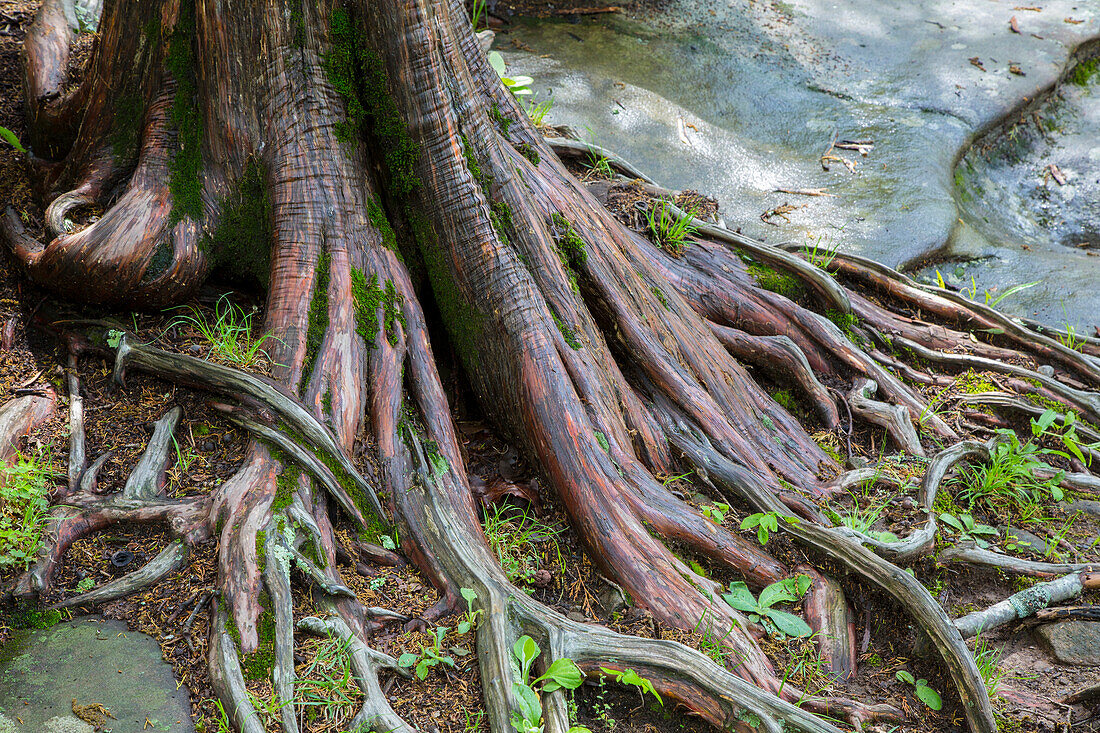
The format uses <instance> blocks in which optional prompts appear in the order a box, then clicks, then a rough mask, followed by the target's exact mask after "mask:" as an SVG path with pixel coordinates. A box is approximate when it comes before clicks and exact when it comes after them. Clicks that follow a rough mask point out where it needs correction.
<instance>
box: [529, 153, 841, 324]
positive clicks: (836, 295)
mask: <svg viewBox="0 0 1100 733" xmlns="http://www.w3.org/2000/svg"><path fill="white" fill-rule="evenodd" d="M545 142H546V144H547V145H549V146H550V148H551V149H552V150H553V151H554V152H555V153H561V152H566V153H574V154H576V153H578V152H580V153H592V154H594V155H599V156H601V157H603V158H606V159H607V161H608V163H609V164H611V165H614V166H615V167H616V168H618V169H620V170H621V171H623V172H624V173H626V174H627V175H628V176H632V177H634V178H640V179H641V180H643V181H645V182H646V183H650V184H652V185H654V186H656V185H657V183H656V182H655V181H654V180H653V179H652V178H650V177H649V176H647V175H645V174H644V173H642V172H641V171H640V170H639V169H638V168H637V167H636V166H634V165H633V164H631V163H630V162H628V161H627V160H625V159H624V158H622V157H620V156H619V155H616V154H615V153H612V152H611V151H609V150H606V149H605V148H601V147H600V146H599V145H592V144H590V143H584V142H580V141H577V140H565V139H563V138H552V139H547V140H546V141H545ZM668 210H669V212H670V213H671V214H672V216H674V217H675V218H676V220H677V221H681V220H684V219H688V220H689V221H690V223H691V225H692V226H693V227H695V230H696V231H697V232H698V233H700V234H704V235H706V236H707V237H708V238H710V239H713V240H716V241H719V242H723V243H725V244H730V245H733V246H735V247H738V248H740V249H743V250H745V251H746V252H748V253H749V254H751V255H752V256H753V257H755V258H757V259H759V260H761V261H762V262H765V263H767V264H768V265H771V266H772V267H778V268H780V269H782V270H785V271H787V272H789V273H791V274H792V275H795V276H796V277H799V278H800V279H802V280H803V281H804V282H805V283H806V284H807V285H809V286H810V288H811V289H812V290H813V291H814V292H816V293H817V294H818V296H819V297H820V298H821V299H822V301H823V302H824V303H825V305H826V306H827V307H828V308H831V309H833V310H837V311H839V312H840V313H851V312H852V302H851V301H850V300H849V299H848V294H847V293H845V292H844V288H842V287H841V286H840V285H839V284H838V283H837V282H836V281H835V280H834V279H833V278H832V277H831V276H830V275H829V274H828V273H827V272H824V271H823V270H821V269H820V268H818V267H816V266H814V265H812V264H810V263H808V262H806V261H805V260H803V259H802V258H801V257H798V256H797V255H793V254H791V253H789V252H787V251H785V250H782V249H779V248H778V247H775V246H773V245H770V244H765V243H764V242H760V241H757V240H755V239H752V238H751V237H746V236H745V235H743V234H738V233H736V232H731V231H729V230H728V229H725V228H723V227H717V226H715V225H714V224H711V223H709V222H706V221H703V220H702V219H698V218H696V217H694V216H690V215H689V214H688V213H687V212H686V211H684V210H683V209H681V208H680V207H678V206H676V204H674V203H672V202H669V204H668Z"/></svg>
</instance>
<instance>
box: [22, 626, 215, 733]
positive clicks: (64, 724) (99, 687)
mask: <svg viewBox="0 0 1100 733" xmlns="http://www.w3.org/2000/svg"><path fill="white" fill-rule="evenodd" d="M73 700H76V701H77V703H78V704H80V705H89V704H92V703H101V704H102V705H104V706H105V707H106V708H107V709H108V710H109V711H110V713H111V715H113V716H114V719H108V720H107V721H106V723H105V724H104V725H103V727H102V730H103V731H112V732H113V733H137V732H138V731H146V733H147V732H148V731H158V732H163V733H194V730H195V727H194V724H193V723H192V722H191V702H190V698H189V696H188V693H187V688H185V687H179V688H177V683H176V679H175V676H174V675H173V673H172V668H171V667H170V666H169V665H168V664H167V663H166V662H165V661H164V660H163V659H162V658H161V652H160V647H159V646H158V645H157V642H156V640H154V639H153V638H152V637H151V636H148V635H146V634H142V633H140V632H135V631H130V630H129V629H128V628H127V627H126V624H125V623H123V622H121V621H110V620H105V619H102V618H99V617H94V616H93V617H81V618H79V619H78V620H76V621H70V622H66V623H61V624H57V625H56V626H53V627H50V628H48V629H27V630H21V631H16V632H15V633H14V635H13V636H12V638H11V640H10V641H9V642H8V643H7V644H5V645H4V646H3V647H2V648H0V733H31V732H32V731H33V732H34V733H39V732H40V731H48V732H49V733H90V731H92V730H93V726H90V725H88V724H87V723H85V722H84V721H82V720H80V719H79V718H76V717H75V716H74V715H73Z"/></svg>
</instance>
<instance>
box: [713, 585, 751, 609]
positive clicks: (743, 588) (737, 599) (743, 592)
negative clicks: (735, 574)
mask: <svg viewBox="0 0 1100 733" xmlns="http://www.w3.org/2000/svg"><path fill="white" fill-rule="evenodd" d="M722 598H723V600H725V602H726V603H728V604H730V606H731V607H732V608H736V609H737V610H738V611H755V610H757V608H759V605H758V604H757V603H756V599H755V598H753V596H752V591H750V590H749V586H748V585H746V584H745V581H743V580H737V581H734V582H732V583H730V592H729V593H723V594H722Z"/></svg>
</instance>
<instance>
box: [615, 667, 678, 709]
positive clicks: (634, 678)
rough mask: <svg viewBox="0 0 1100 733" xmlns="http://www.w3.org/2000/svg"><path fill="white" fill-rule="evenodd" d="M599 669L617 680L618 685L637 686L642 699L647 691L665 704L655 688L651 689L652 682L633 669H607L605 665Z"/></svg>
mask: <svg viewBox="0 0 1100 733" xmlns="http://www.w3.org/2000/svg"><path fill="white" fill-rule="evenodd" d="M600 671H601V672H603V673H604V674H606V675H610V676H611V677H614V678H615V681H616V682H618V683H619V684H620V685H632V686H634V687H637V688H638V694H639V695H641V696H642V698H643V699H644V698H645V693H647V692H648V693H649V694H650V695H653V697H655V698H657V702H659V703H661V704H662V705H664V704H665V701H664V700H662V699H661V696H660V695H658V694H657V690H655V689H653V683H652V682H650V681H649V680H647V679H646V678H645V677H642V676H641V675H640V674H638V673H637V672H635V671H634V670H632V669H625V670H619V669H608V668H607V667H600Z"/></svg>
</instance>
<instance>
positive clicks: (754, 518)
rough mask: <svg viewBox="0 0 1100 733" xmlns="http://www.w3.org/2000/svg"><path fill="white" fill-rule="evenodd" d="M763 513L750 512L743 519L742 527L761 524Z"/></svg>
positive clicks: (746, 527)
mask: <svg viewBox="0 0 1100 733" xmlns="http://www.w3.org/2000/svg"><path fill="white" fill-rule="evenodd" d="M762 516H764V515H763V514H750V515H749V516H747V517H745V518H744V519H742V520H741V529H752V528H753V527H755V526H756V525H758V524H760V517H762Z"/></svg>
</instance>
